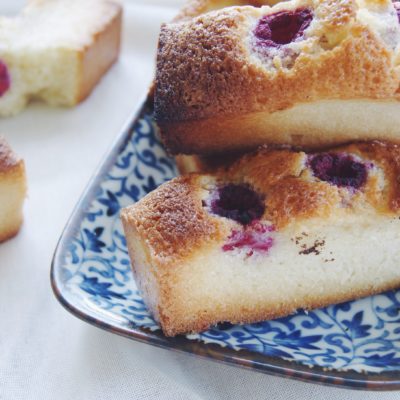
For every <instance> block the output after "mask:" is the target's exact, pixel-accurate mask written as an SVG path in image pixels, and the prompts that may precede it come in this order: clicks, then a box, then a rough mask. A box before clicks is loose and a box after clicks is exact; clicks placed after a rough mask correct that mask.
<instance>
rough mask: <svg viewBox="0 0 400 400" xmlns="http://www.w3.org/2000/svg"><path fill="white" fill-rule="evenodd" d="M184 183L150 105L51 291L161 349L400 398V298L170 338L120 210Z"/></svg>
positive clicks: (104, 179)
mask: <svg viewBox="0 0 400 400" xmlns="http://www.w3.org/2000/svg"><path fill="white" fill-rule="evenodd" d="M174 175H176V168H175V164H174V161H173V160H172V159H171V158H169V157H168V156H167V155H166V153H165V151H164V149H163V147H162V145H161V144H160V142H159V140H158V138H157V129H156V127H155V124H154V121H153V118H152V110H151V107H150V106H149V105H144V107H143V108H142V109H141V111H140V112H139V113H138V115H137V116H136V118H135V120H134V122H133V123H132V124H131V125H130V126H129V127H128V128H127V129H126V130H125V131H124V132H123V133H122V135H121V136H120V137H119V138H118V140H117V142H116V143H115V145H114V146H113V147H112V149H111V150H110V153H109V155H108V156H107V158H106V159H105V160H104V162H103V164H102V165H101V167H100V169H99V170H98V171H97V173H96V174H95V176H94V178H93V179H92V181H91V182H90V184H89V187H88V189H87V190H86V192H85V193H84V195H83V197H82V199H81V200H80V202H79V204H78V205H77V207H76V209H75V211H74V213H73V215H72V218H71V219H70V221H69V222H68V224H67V226H66V228H65V231H64V233H63V235H62V237H61V240H60V243H59V245H58V248H57V250H56V252H55V255H54V260H53V265H52V285H53V289H54V292H55V294H56V296H57V298H58V299H59V301H60V302H61V303H62V304H63V305H64V306H65V307H66V308H67V309H68V310H69V311H71V312H72V313H73V314H74V315H76V316H77V317H79V318H81V319H83V320H85V321H87V322H89V323H91V324H94V325H96V326H98V327H100V328H103V329H106V330H108V331H111V332H114V333H117V334H120V335H123V336H126V337H129V338H131V339H134V340H139V341H142V342H147V343H150V344H153V345H156V346H161V347H166V348H169V349H174V350H179V351H183V352H189V353H194V354H197V355H200V356H203V357H207V358H211V359H214V360H218V361H222V362H225V363H228V364H233V365H238V366H242V367H247V368H252V369H255V370H258V371H262V372H266V373H270V374H276V375H283V376H289V377H292V378H297V379H302V380H308V381H314V382H319V383H324V384H330V385H338V386H346V387H351V388H359V389H375V390H385V389H400V291H398V292H389V293H385V294H382V295H378V296H374V297H369V298H366V299H363V300H359V301H354V302H350V303H344V304H340V305H335V306H331V307H328V308H325V309H320V310H316V311H313V312H308V313H306V312H299V313H298V314H296V315H294V316H291V317H288V318H281V319H278V320H274V321H266V322H262V323H258V324H252V325H241V326H232V325H229V326H226V325H223V326H219V327H216V328H215V329H211V330H208V331H206V332H204V333H201V334H197V335H189V336H186V337H185V336H181V337H177V338H166V337H165V336H163V334H162V333H161V331H160V329H159V327H158V326H157V324H156V323H155V322H154V320H153V319H152V317H151V316H150V314H149V313H148V312H147V310H146V307H145V306H144V304H143V301H142V298H141V297H140V293H139V292H138V290H137V287H136V284H135V281H134V278H133V275H132V273H131V270H130V263H129V258H128V254H127V249H126V243H125V239H124V236H123V233H122V227H121V223H120V220H119V210H120V208H121V207H125V206H127V205H129V204H131V203H133V202H135V201H138V200H139V199H140V198H141V197H142V196H144V195H145V194H146V193H148V192H150V191H151V190H153V189H154V188H155V187H156V186H158V185H159V184H161V183H162V182H165V181H166V180H168V179H171V178H172V177H173V176H174Z"/></svg>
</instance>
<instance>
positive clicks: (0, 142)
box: [0, 136, 22, 174]
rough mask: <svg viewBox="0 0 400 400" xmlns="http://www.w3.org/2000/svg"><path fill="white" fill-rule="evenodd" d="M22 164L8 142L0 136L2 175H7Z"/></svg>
mask: <svg viewBox="0 0 400 400" xmlns="http://www.w3.org/2000/svg"><path fill="white" fill-rule="evenodd" d="M21 164H22V160H21V159H20V158H19V157H18V156H17V155H16V154H15V153H14V151H13V150H12V149H11V147H10V145H9V144H8V143H7V142H6V140H5V139H4V138H3V137H2V136H0V174H7V173H9V172H10V171H12V170H15V169H16V168H18V167H19V166H20V165H21Z"/></svg>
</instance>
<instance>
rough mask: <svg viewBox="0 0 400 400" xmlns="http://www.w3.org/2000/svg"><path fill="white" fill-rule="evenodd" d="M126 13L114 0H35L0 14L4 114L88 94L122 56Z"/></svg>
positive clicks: (68, 101) (65, 102)
mask: <svg viewBox="0 0 400 400" xmlns="http://www.w3.org/2000/svg"><path fill="white" fill-rule="evenodd" d="M121 15H122V9H121V6H120V5H119V4H118V3H116V2H115V1H111V0H31V1H29V2H28V5H27V6H26V8H25V9H24V10H23V11H22V12H21V14H20V15H18V16H16V17H0V116H9V115H13V114H16V113H18V112H19V111H21V110H22V109H23V108H24V106H25V105H26V103H27V102H28V101H29V100H31V99H40V100H43V101H45V102H47V103H49V104H52V105H61V106H72V105H75V104H77V103H79V102H80V101H82V100H83V99H85V98H86V97H87V96H88V95H89V94H90V92H91V91H92V89H93V88H94V86H95V85H96V84H97V82H98V81H99V80H100V78H101V77H102V76H103V74H104V73H105V72H106V71H107V70H108V68H109V67H110V66H111V65H112V64H113V63H114V62H115V61H116V59H117V57H118V54H119V47H120V34H121Z"/></svg>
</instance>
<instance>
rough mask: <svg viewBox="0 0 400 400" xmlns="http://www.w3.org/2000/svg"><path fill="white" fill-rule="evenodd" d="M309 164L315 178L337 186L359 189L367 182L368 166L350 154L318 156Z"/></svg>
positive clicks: (323, 154)
mask: <svg viewBox="0 0 400 400" xmlns="http://www.w3.org/2000/svg"><path fill="white" fill-rule="evenodd" d="M309 164H310V166H311V169H312V171H313V174H314V176H316V177H317V178H319V179H321V180H323V181H326V182H329V183H332V184H334V185H337V186H347V187H351V188H354V189H359V188H360V187H361V186H363V185H364V184H365V182H366V180H367V175H368V171H367V165H366V164H365V163H362V162H360V161H357V160H355V159H354V157H353V156H351V155H349V154H333V153H322V154H317V155H313V156H311V157H310V160H309Z"/></svg>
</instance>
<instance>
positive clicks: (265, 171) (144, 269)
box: [121, 142, 400, 336]
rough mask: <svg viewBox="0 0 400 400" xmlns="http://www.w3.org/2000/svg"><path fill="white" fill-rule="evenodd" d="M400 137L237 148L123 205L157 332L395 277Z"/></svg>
mask: <svg viewBox="0 0 400 400" xmlns="http://www.w3.org/2000/svg"><path fill="white" fill-rule="evenodd" d="M399 175H400V147H399V146H397V145H395V144H389V143H384V142H369V143H360V144H352V145H347V146H344V147H335V148H331V149H329V150H325V151H323V152H311V153H305V152H301V151H291V150H288V149H281V150H268V149H264V148H261V149H259V150H258V151H257V152H255V153H252V154H249V155H245V156H244V157H243V158H241V159H239V160H238V161H237V162H235V163H234V164H233V165H231V166H230V167H229V168H227V169H221V170H219V171H217V172H215V173H213V174H189V175H186V176H181V177H178V178H175V179H173V180H172V181H170V182H168V183H165V184H163V185H162V186H160V187H159V188H158V189H156V190H155V191H153V192H152V193H150V194H148V195H147V196H146V197H144V198H143V199H142V200H140V201H139V202H138V203H136V204H134V205H132V206H130V207H127V208H125V209H123V210H122V213H121V217H122V222H123V226H124V230H125V234H126V239H127V245H128V249H129V254H130V257H131V261H132V267H133V272H134V274H135V277H136V282H137V283H138V285H139V288H140V290H141V292H142V294H143V298H144V300H145V302H146V304H147V307H148V309H149V310H150V311H151V313H152V314H153V315H154V317H155V319H156V320H157V321H159V323H160V325H161V327H162V329H163V331H164V333H165V334H166V335H168V336H174V335H177V334H181V333H186V332H198V331H201V330H204V329H207V328H208V327H210V326H212V325H214V324H217V323H218V322H222V321H229V322H231V323H249V322H256V321H261V320H265V319H271V318H276V317H281V316H285V315H288V314H291V313H294V312H295V311H296V310H297V309H299V308H303V309H313V308H316V307H322V306H326V305H328V304H332V303H338V302H342V301H347V300H352V299H356V298H359V297H362V296H367V295H371V294H374V293H378V292H381V291H384V290H389V289H393V288H396V287H399V286H400V269H399V265H398V260H399V259H400V235H399V229H400V182H399V180H398V176H399Z"/></svg>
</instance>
